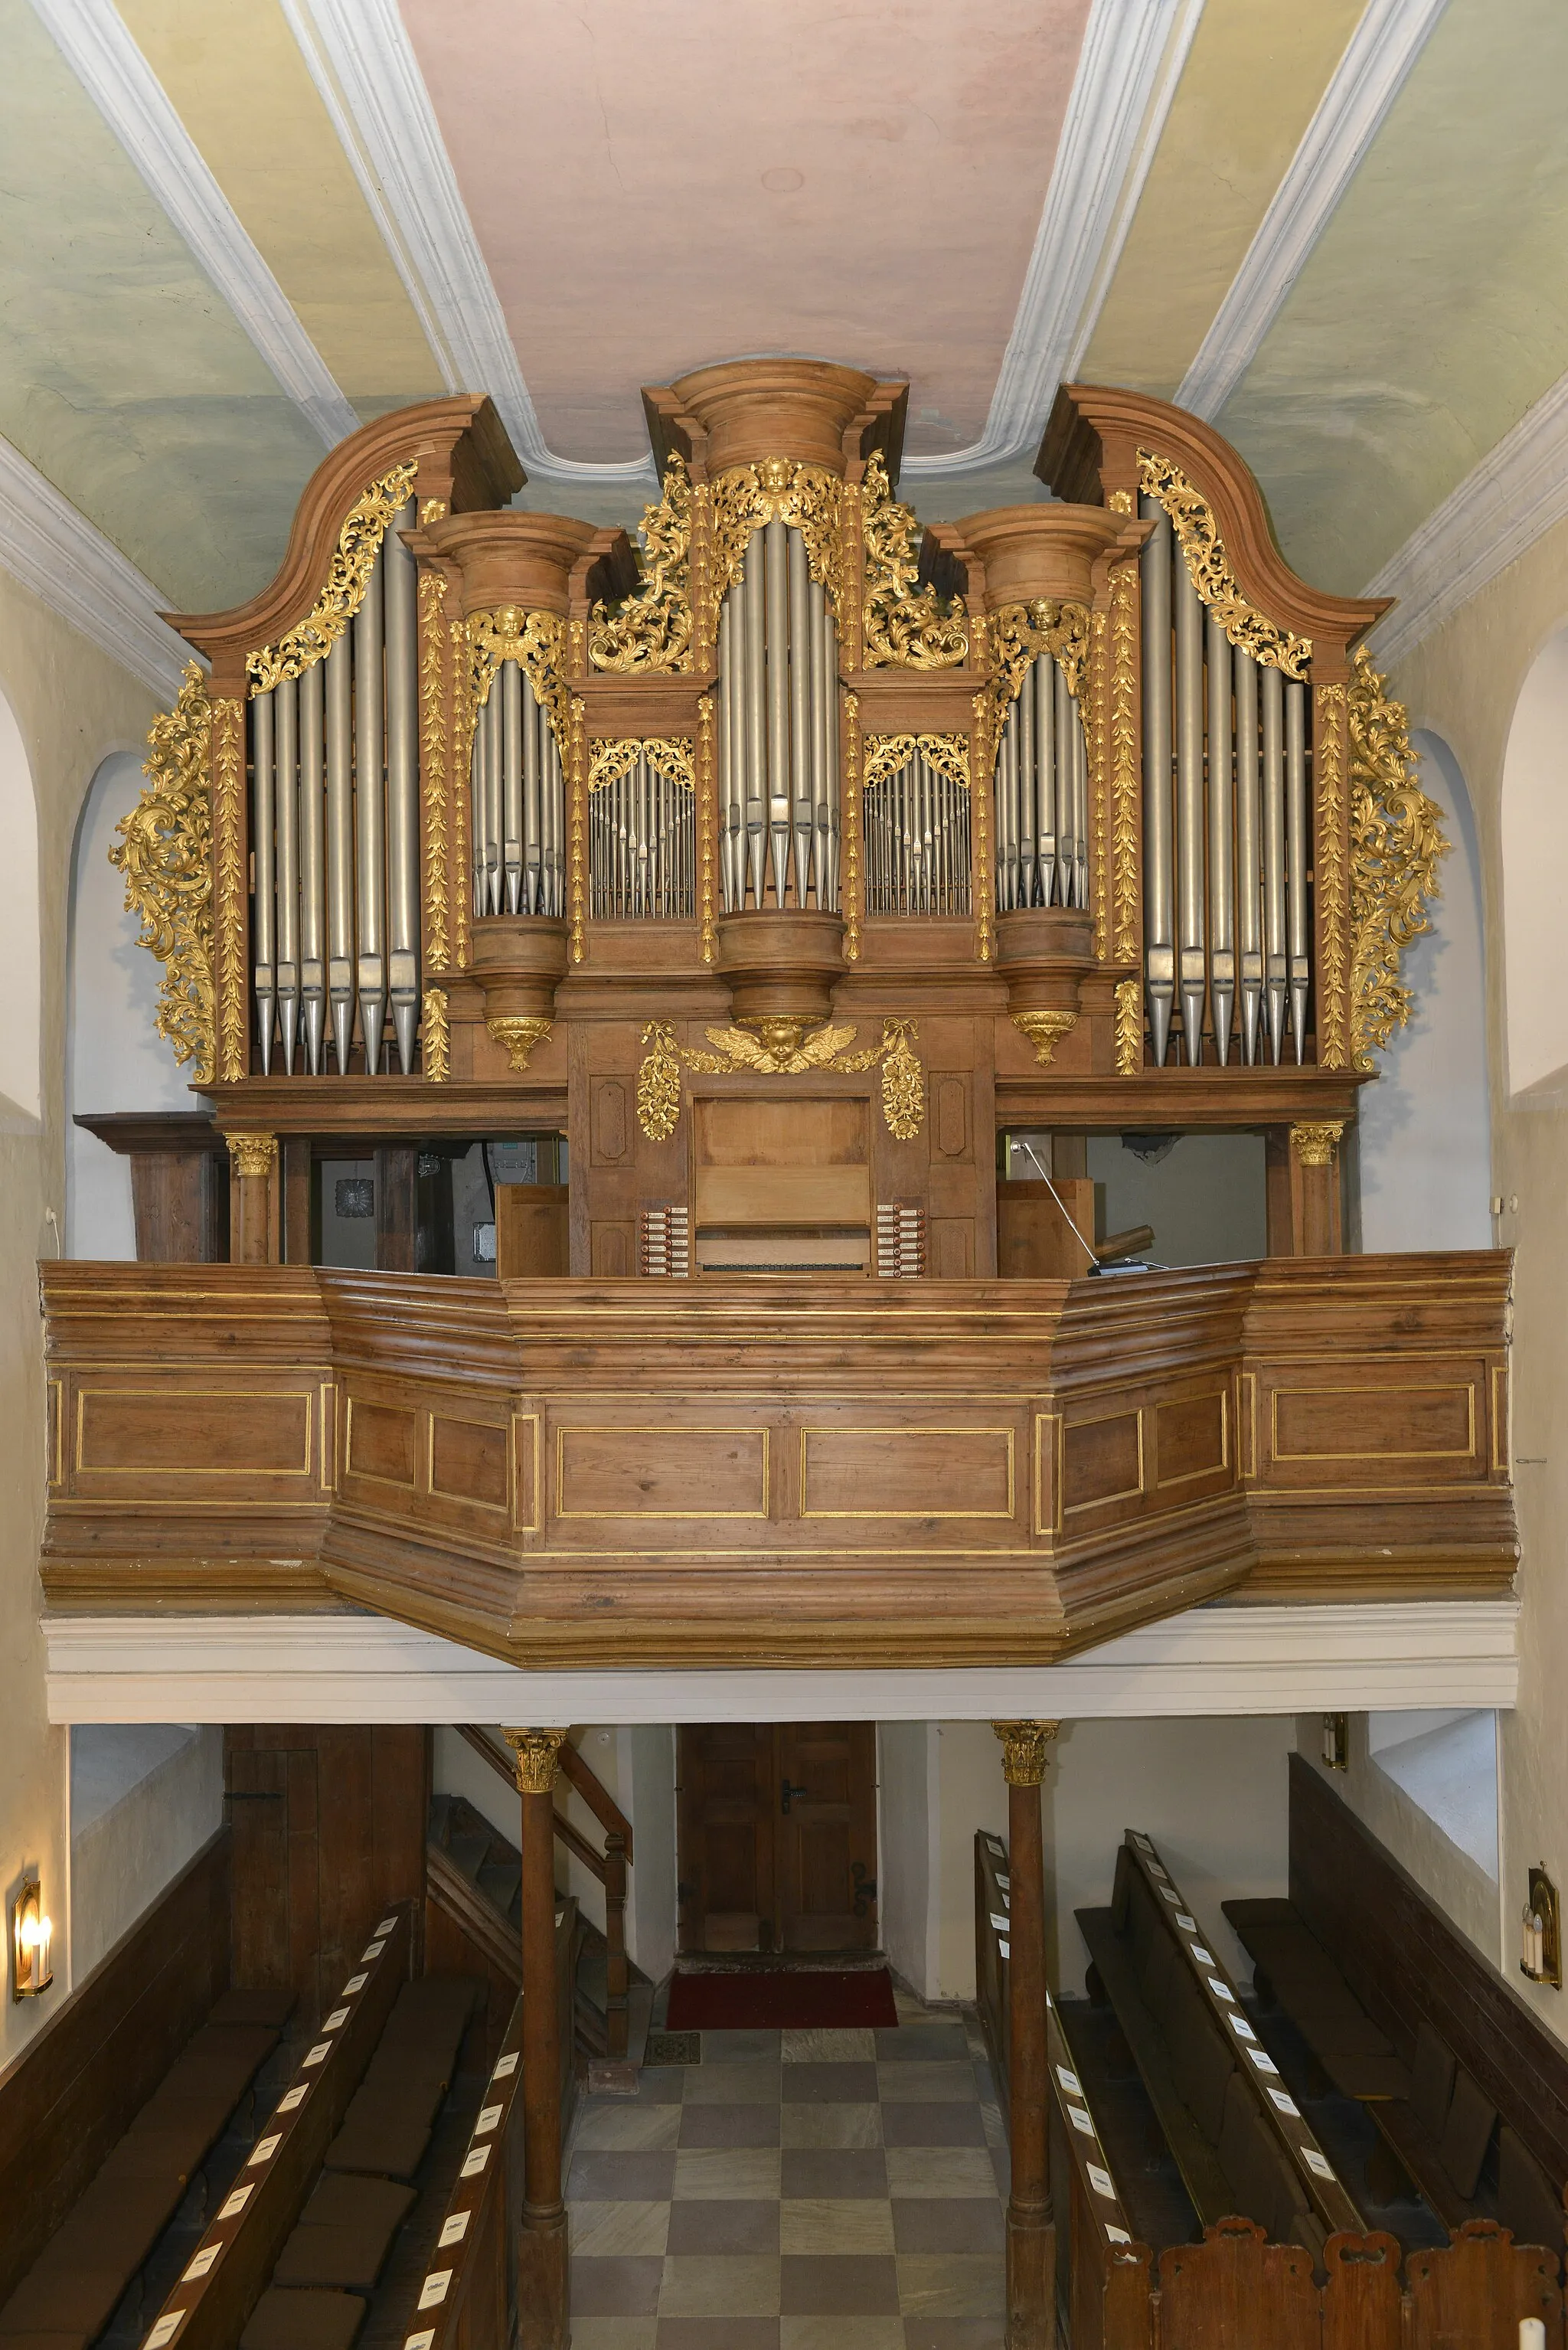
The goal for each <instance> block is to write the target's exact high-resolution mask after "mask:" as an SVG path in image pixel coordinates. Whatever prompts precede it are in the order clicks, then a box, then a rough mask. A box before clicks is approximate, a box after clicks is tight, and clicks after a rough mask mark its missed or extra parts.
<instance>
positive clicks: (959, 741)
mask: <svg viewBox="0 0 1568 2350" xmlns="http://www.w3.org/2000/svg"><path fill="white" fill-rule="evenodd" d="M917 751H918V752H919V754H920V756H921V757H922V758H923V759H924V760H925V762H926V764H927V765H928V766H931V767H934V768H935V769H936V771H937V773H938V775H946V777H947V778H948V781H949V782H950V783H953V784H957V785H960V786H961V789H962V790H964V791H966V792H967V791H968V789H969V737H968V735H967V734H867V737H866V783H865V788H866V790H867V791H868V792H869V791H874V790H875V789H876V787H877V785H878V784H880V783H884V782H885V781H886V780H887V778H888V776H889V775H897V774H898V770H899V768H900V767H905V766H908V764H909V761H910V760H911V759H912V758H913V757H914V755H915V754H916V752H917Z"/></svg>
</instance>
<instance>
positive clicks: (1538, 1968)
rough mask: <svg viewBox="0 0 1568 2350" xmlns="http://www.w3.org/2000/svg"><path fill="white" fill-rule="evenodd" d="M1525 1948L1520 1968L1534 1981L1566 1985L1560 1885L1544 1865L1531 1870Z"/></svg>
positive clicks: (1557, 1988) (1554, 1986)
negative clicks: (1558, 1891) (1560, 1920)
mask: <svg viewBox="0 0 1568 2350" xmlns="http://www.w3.org/2000/svg"><path fill="white" fill-rule="evenodd" d="M1522 1939H1523V1950H1522V1952H1521V1958H1520V1961H1519V1971H1520V1973H1521V1975H1526V1976H1528V1977H1529V1979H1530V1981H1532V1982H1538V1983H1550V1984H1551V1986H1552V1990H1553V1991H1561V1990H1562V1988H1563V1934H1562V1929H1561V1927H1560V1926H1559V1923H1558V1918H1557V1887H1555V1886H1554V1885H1553V1884H1552V1879H1551V1878H1550V1877H1548V1876H1547V1874H1546V1871H1545V1870H1544V1869H1543V1868H1532V1870H1531V1872H1530V1898H1529V1900H1528V1901H1527V1902H1526V1903H1525V1905H1524V1918H1523V1923H1522Z"/></svg>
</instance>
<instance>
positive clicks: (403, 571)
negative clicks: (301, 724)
mask: <svg viewBox="0 0 1568 2350" xmlns="http://www.w3.org/2000/svg"><path fill="white" fill-rule="evenodd" d="M414 522H415V507H414V502H413V500H412V499H411V498H410V501H409V503H408V504H407V505H406V506H405V507H404V508H403V511H402V513H401V514H400V515H399V517H398V520H397V522H396V523H395V524H394V525H393V526H392V528H391V529H390V530H389V531H388V533H387V536H386V537H385V539H384V540H383V541H382V543H381V562H382V565H383V566H384V567H385V570H386V629H387V942H388V977H389V982H390V988H391V998H392V1024H393V1028H394V1031H395V1033H396V1035H397V1040H398V1059H399V1061H400V1064H401V1066H402V1071H403V1075H404V1076H406V1077H407V1076H412V1075H413V1068H414V1044H415V1039H416V1036H417V1035H418V1033H419V1024H420V700H419V619H418V604H417V597H416V579H415V570H414V558H413V556H411V555H410V552H409V550H408V548H407V547H406V546H404V544H403V541H402V536H401V533H402V532H403V531H405V530H412V528H413V527H414Z"/></svg>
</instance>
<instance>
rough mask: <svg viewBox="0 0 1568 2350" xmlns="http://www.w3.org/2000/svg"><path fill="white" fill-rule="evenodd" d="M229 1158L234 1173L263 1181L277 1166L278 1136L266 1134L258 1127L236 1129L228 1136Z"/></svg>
mask: <svg viewBox="0 0 1568 2350" xmlns="http://www.w3.org/2000/svg"><path fill="white" fill-rule="evenodd" d="M228 1144H229V1158H230V1159H231V1160H232V1162H233V1165H234V1173H235V1174H236V1175H239V1176H244V1177H246V1178H248V1179H250V1180H253V1181H263V1180H265V1178H266V1177H268V1176H269V1175H271V1174H272V1173H273V1172H274V1171H275V1168H276V1166H277V1137H276V1135H275V1134H264V1133H262V1132H260V1131H259V1129H256V1128H244V1129H239V1130H236V1131H235V1132H234V1133H233V1134H231V1135H230V1136H229V1137H228Z"/></svg>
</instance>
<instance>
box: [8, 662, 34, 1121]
mask: <svg viewBox="0 0 1568 2350" xmlns="http://www.w3.org/2000/svg"><path fill="white" fill-rule="evenodd" d="M0 840H3V841H4V842H5V863H6V871H7V889H6V898H5V922H4V924H0V1132H5V1133H8V1134H36V1132H37V1131H38V1128H39V1124H40V1120H41V1118H42V1115H43V1089H42V1073H43V1049H42V1048H43V992H42V991H43V934H42V928H41V923H40V919H39V917H40V905H39V886H40V885H39V878H38V806H37V801H36V797H35V795H34V791H33V770H32V765H31V763H30V762H29V760H28V757H27V751H26V744H25V743H24V742H23V740H22V730H21V728H20V726H18V724H17V723H16V712H14V711H13V709H12V707H11V704H10V702H8V701H7V700H6V698H5V694H4V692H0Z"/></svg>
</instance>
